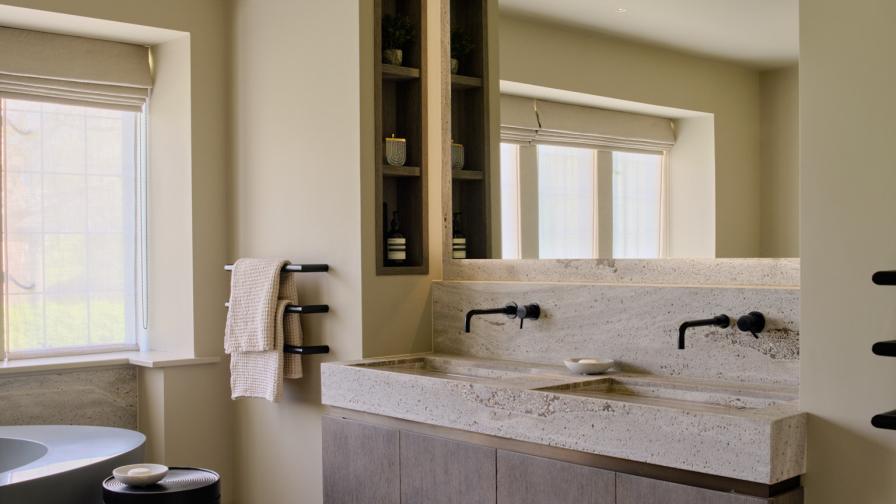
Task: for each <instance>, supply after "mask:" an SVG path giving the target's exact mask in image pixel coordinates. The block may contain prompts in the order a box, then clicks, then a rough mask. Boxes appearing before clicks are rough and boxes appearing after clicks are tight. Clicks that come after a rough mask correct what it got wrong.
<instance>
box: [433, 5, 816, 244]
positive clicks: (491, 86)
mask: <svg viewBox="0 0 896 504" xmlns="http://www.w3.org/2000/svg"><path fill="white" fill-rule="evenodd" d="M450 19H451V23H450V24H451V27H450V32H451V34H450V40H451V43H450V50H451V56H452V61H451V64H450V66H451V90H452V92H451V100H452V102H451V111H452V114H451V115H452V118H451V139H450V140H451V143H452V147H451V153H452V155H451V163H452V177H451V180H452V183H451V187H452V189H451V215H450V216H446V217H447V218H448V219H449V220H450V221H451V224H452V225H451V231H450V234H452V235H453V247H452V252H451V254H452V257H453V258H458V259H459V258H467V259H585V258H638V259H648V258H681V257H709V258H728V257H798V256H799V250H798V234H799V233H798V214H797V212H798V185H797V180H798V167H799V159H798V152H799V149H798V131H799V126H798V108H797V107H798V85H797V84H798V83H797V78H798V4H797V0H757V1H751V2H743V1H741V0H624V1H622V0H606V1H605V0H594V1H581V0H483V1H482V2H479V1H463V0H453V1H452V2H451V9H450Z"/></svg>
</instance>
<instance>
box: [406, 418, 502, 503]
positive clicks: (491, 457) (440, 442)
mask: <svg viewBox="0 0 896 504" xmlns="http://www.w3.org/2000/svg"><path fill="white" fill-rule="evenodd" d="M495 452H496V450H495V449H494V448H490V447H488V446H481V445H476V444H470V443H464V442H461V441H454V440H451V439H445V438H440V437H434V436H428V435H425V434H417V433H414V432H406V431H401V502H402V504H495Z"/></svg>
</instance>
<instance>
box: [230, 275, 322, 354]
mask: <svg viewBox="0 0 896 504" xmlns="http://www.w3.org/2000/svg"><path fill="white" fill-rule="evenodd" d="M224 269H225V270H227V271H233V265H232V264H225V265H224ZM327 271H330V265H329V264H287V265H285V266H283V272H284V273H323V272H327ZM224 306H226V307H230V303H224ZM285 311H286V313H329V311H330V305H325V304H320V305H293V304H291V305H286V310H285ZM283 353H288V354H298V355H311V354H325V353H330V347H329V345H283Z"/></svg>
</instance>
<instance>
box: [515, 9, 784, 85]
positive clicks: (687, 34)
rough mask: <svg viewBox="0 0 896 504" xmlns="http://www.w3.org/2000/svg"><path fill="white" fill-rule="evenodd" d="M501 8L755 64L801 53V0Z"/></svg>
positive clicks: (773, 65)
mask: <svg viewBox="0 0 896 504" xmlns="http://www.w3.org/2000/svg"><path fill="white" fill-rule="evenodd" d="M498 3H499V5H500V8H501V10H502V12H506V13H508V14H513V15H522V16H526V17H534V18H538V19H545V20H549V21H552V22H556V23H561V24H566V25H571V26H576V27H580V28H586V29H591V30H596V31H600V32H603V33H609V34H612V35H616V36H619V37H624V38H629V39H634V40H638V41H641V42H646V43H649V44H654V45H659V46H664V47H669V48H673V49H678V50H681V51H684V52H689V53H695V54H700V55H705V56H712V57H716V58H721V59H726V60H732V61H736V62H739V63H742V64H746V65H749V66H752V67H756V68H776V67H782V66H787V65H790V64H793V63H795V62H796V61H797V59H798V57H799V0H499V2H498Z"/></svg>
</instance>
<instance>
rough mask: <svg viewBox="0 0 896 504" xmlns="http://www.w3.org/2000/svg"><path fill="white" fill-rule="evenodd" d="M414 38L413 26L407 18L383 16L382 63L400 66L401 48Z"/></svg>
mask: <svg viewBox="0 0 896 504" xmlns="http://www.w3.org/2000/svg"><path fill="white" fill-rule="evenodd" d="M413 38H414V25H413V24H412V23H411V19H410V18H409V17H407V16H392V15H390V14H386V15H384V16H383V63H388V64H390V65H401V61H402V59H403V57H404V55H403V53H402V48H403V47H404V46H405V45H406V44H407V43H408V42H410V41H411V39H413Z"/></svg>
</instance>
